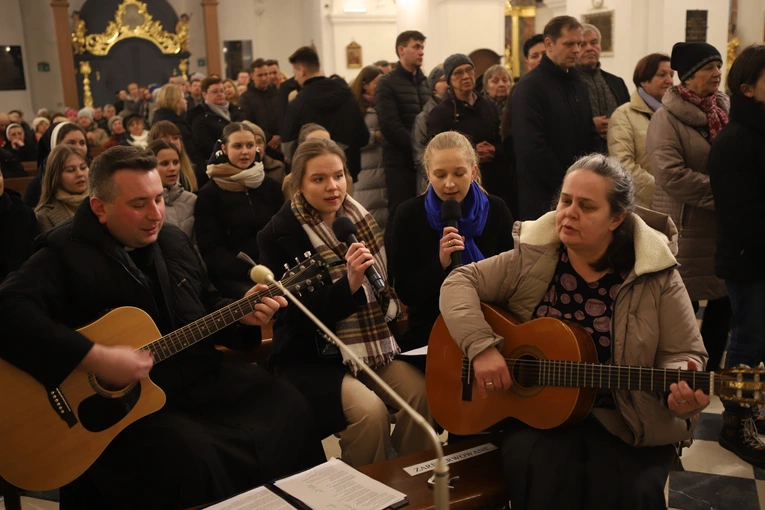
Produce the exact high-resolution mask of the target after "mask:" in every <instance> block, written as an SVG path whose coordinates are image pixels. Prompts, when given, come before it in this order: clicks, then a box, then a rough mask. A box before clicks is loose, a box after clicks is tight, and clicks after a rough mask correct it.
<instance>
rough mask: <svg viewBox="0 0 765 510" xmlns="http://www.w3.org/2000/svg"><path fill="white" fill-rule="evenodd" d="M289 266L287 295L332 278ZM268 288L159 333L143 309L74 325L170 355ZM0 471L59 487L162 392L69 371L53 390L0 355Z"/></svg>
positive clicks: (158, 403) (311, 262)
mask: <svg viewBox="0 0 765 510" xmlns="http://www.w3.org/2000/svg"><path fill="white" fill-rule="evenodd" d="M306 257H307V258H306V259H305V260H304V261H303V262H298V265H296V266H295V267H293V268H291V269H288V270H287V272H286V273H285V275H284V277H283V279H282V284H283V285H284V286H285V287H287V288H289V289H290V290H291V291H292V292H293V293H294V292H297V293H298V294H300V293H305V292H309V293H310V292H313V291H314V290H315V289H317V288H319V287H322V286H324V285H325V284H328V283H329V282H330V280H329V273H328V271H327V266H326V263H325V262H324V260H323V259H322V258H321V257H320V256H319V255H314V256H310V254H309V253H306ZM278 295H281V292H280V291H279V290H278V288H277V287H276V286H275V285H272V286H269V289H268V291H263V292H259V293H255V294H252V295H250V296H247V297H245V298H243V299H240V300H238V301H235V302H234V303H231V304H230V305H228V306H225V307H223V308H221V309H220V310H217V311H215V312H213V313H211V314H209V315H206V316H205V317H202V318H201V319H199V320H197V321H194V322H192V323H190V324H187V325H186V326H184V327H182V328H180V329H178V330H176V331H173V332H172V333H169V334H167V335H165V336H162V334H161V333H160V332H159V331H158V330H157V327H156V325H155V324H154V322H153V321H152V320H151V318H150V317H149V315H148V314H146V312H144V311H143V310H140V309H138V308H133V307H121V308H116V309H114V310H112V311H110V312H109V313H107V314H106V315H104V316H103V317H101V318H100V319H98V320H97V321H95V322H93V323H92V324H89V325H87V326H85V327H83V328H81V329H79V330H78V331H79V332H80V333H82V334H83V335H85V336H86V337H87V338H89V339H90V340H92V341H94V342H97V343H99V344H103V345H128V346H133V347H135V348H136V350H140V351H148V352H149V353H151V355H152V357H153V358H154V362H155V363H160V362H161V361H163V360H165V359H167V358H169V357H171V356H173V355H174V354H176V353H178V352H180V351H182V350H184V349H186V348H187V347H190V346H192V345H194V344H196V343H197V342H199V341H201V340H203V339H205V338H207V337H208V336H210V335H212V334H213V333H216V332H217V331H219V330H221V329H223V328H225V327H226V326H229V325H231V324H233V323H235V322H237V321H238V320H239V319H241V318H242V317H244V316H246V315H248V314H250V313H252V311H253V309H254V308H255V305H256V304H257V303H259V302H260V301H261V299H262V298H264V297H269V296H271V297H273V296H278ZM0 388H2V392H1V393H0V405H1V406H2V408H3V409H5V411H4V412H2V413H1V414H0V476H1V477H3V478H5V479H6V480H7V481H8V482H10V483H11V484H13V485H15V486H17V487H21V488H22V489H27V490H34V491H44V490H51V489H55V488H57V487H61V486H62V485H65V484H67V483H69V482H71V481H72V480H74V479H75V478H77V477H78V476H80V475H81V474H82V473H84V472H85V470H87V469H88V468H89V467H90V466H91V464H93V462H95V460H96V459H97V458H98V456H99V455H101V453H102V452H103V451H104V449H105V448H106V447H107V446H108V445H109V443H110V442H111V441H112V439H114V438H115V437H116V436H117V434H119V433H120V432H121V431H122V430H123V429H124V428H125V427H127V426H128V425H130V424H131V423H133V422H135V421H136V420H139V419H140V418H143V417H144V416H146V415H148V414H151V413H153V412H156V411H158V410H159V409H161V408H162V406H164V405H165V393H164V392H163V391H162V390H161V389H160V388H159V387H158V386H156V385H155V384H154V383H153V382H152V381H151V379H150V378H148V377H146V378H144V379H141V380H140V381H137V382H135V383H133V384H131V385H129V386H128V387H126V388H121V389H113V388H107V387H105V386H104V385H103V384H101V382H100V381H99V380H98V378H97V377H96V376H95V375H93V374H89V373H85V372H81V371H79V370H75V371H74V372H72V373H71V374H70V375H69V377H67V378H66V379H65V380H64V381H63V382H62V383H61V385H60V386H58V387H57V388H45V387H43V386H42V385H41V384H40V383H39V382H38V381H37V380H36V379H34V378H33V377H32V376H30V375H29V374H27V373H26V372H24V371H22V370H19V369H18V368H16V367H15V366H13V365H11V364H9V363H6V362H5V361H3V360H0Z"/></svg>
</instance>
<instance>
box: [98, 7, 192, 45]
mask: <svg viewBox="0 0 765 510" xmlns="http://www.w3.org/2000/svg"><path fill="white" fill-rule="evenodd" d="M131 37H138V38H141V39H146V40H147V41H151V42H153V43H154V44H155V45H156V46H157V47H158V48H159V49H160V50H162V53H164V54H166V55H172V54H175V53H180V51H181V44H180V42H179V40H178V35H176V34H171V33H169V32H165V31H164V30H163V29H162V23H160V22H159V21H154V20H153V18H152V16H151V14H149V12H148V9H147V8H146V4H145V3H143V2H141V1H140V0H123V1H122V3H121V4H120V6H119V7H118V8H117V12H116V13H115V14H114V21H110V22H109V24H108V25H107V26H106V30H105V31H104V32H103V33H101V34H91V35H89V36H87V38H86V39H85V49H86V50H87V51H88V52H90V53H91V54H93V55H107V54H108V53H109V50H110V49H111V48H112V46H114V45H115V44H116V43H118V42H119V41H122V40H124V39H129V38H131Z"/></svg>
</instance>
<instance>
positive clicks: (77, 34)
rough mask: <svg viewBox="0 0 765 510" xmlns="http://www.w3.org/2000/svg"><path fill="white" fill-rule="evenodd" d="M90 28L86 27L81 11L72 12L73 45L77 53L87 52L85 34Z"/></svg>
mask: <svg viewBox="0 0 765 510" xmlns="http://www.w3.org/2000/svg"><path fill="white" fill-rule="evenodd" d="M87 33H88V30H87V29H86V28H85V22H84V21H83V20H82V18H80V13H79V12H78V11H74V12H73V13H72V47H73V49H74V54H75V55H82V54H83V53H85V35H86V34H87Z"/></svg>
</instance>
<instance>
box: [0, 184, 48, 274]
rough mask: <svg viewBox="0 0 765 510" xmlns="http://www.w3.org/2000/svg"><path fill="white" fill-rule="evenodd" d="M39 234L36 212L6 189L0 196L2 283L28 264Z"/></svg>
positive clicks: (0, 267)
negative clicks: (23, 265) (8, 276)
mask: <svg viewBox="0 0 765 510" xmlns="http://www.w3.org/2000/svg"><path fill="white" fill-rule="evenodd" d="M38 232H39V228H38V226H37V218H36V217H35V213H34V211H33V210H32V209H31V208H29V207H27V206H25V205H24V204H23V203H22V202H21V195H19V194H18V193H16V192H15V191H13V190H11V189H7V188H6V189H5V191H4V192H3V194H2V195H0V282H1V281H3V279H4V278H5V277H6V276H7V275H8V273H10V272H11V271H16V270H17V269H18V268H20V267H21V265H22V264H23V263H24V262H26V260H27V259H28V258H29V254H30V253H31V251H32V241H34V239H35V236H36V235H37V233H38Z"/></svg>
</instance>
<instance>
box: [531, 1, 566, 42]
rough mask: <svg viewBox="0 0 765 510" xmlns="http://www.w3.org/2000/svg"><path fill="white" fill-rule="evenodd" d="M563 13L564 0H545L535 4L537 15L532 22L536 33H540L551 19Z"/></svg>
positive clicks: (564, 9)
mask: <svg viewBox="0 0 765 510" xmlns="http://www.w3.org/2000/svg"><path fill="white" fill-rule="evenodd" d="M565 14H566V0H545V1H544V2H542V3H541V4H537V16H536V21H535V23H534V26H535V29H536V33H537V34H541V33H542V32H544V29H545V25H547V23H548V22H549V21H550V20H551V19H553V18H554V17H556V16H564V15H565Z"/></svg>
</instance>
